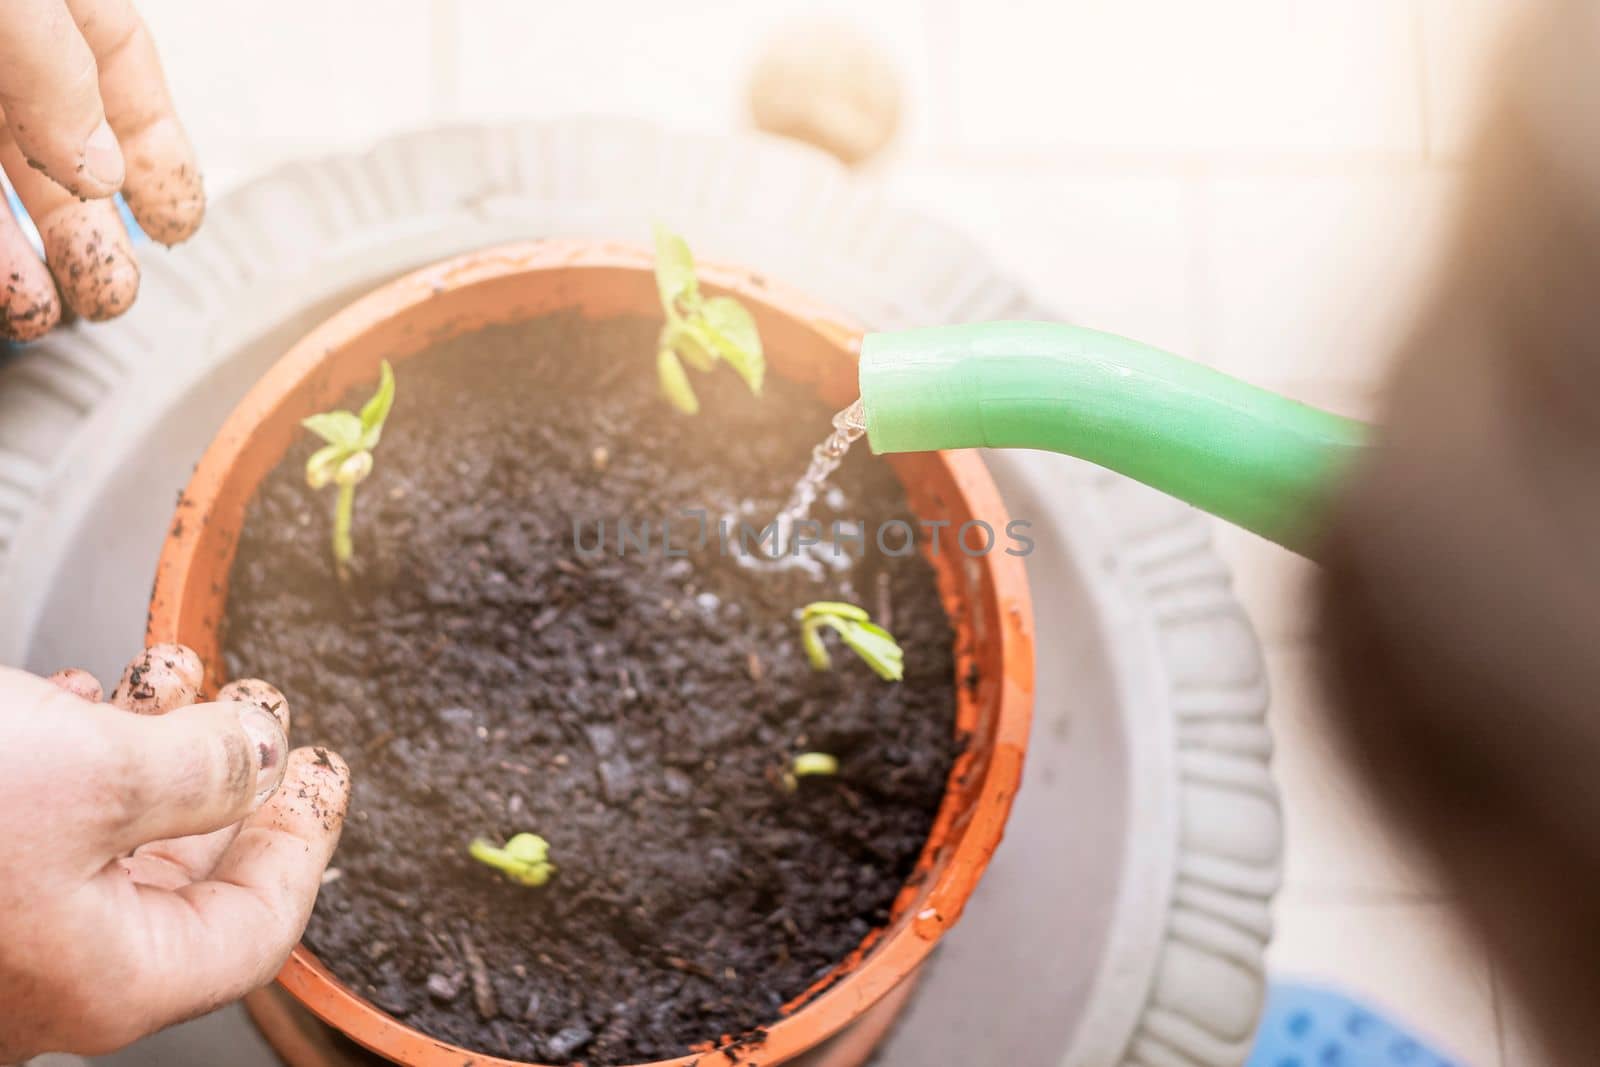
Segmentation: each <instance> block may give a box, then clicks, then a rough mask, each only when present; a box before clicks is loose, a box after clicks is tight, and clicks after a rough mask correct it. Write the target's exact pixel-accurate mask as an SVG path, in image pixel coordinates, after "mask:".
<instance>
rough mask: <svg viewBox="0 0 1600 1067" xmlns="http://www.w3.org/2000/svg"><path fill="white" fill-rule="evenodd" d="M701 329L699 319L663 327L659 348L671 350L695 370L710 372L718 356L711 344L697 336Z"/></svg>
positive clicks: (684, 320)
mask: <svg viewBox="0 0 1600 1067" xmlns="http://www.w3.org/2000/svg"><path fill="white" fill-rule="evenodd" d="M699 328H700V320H698V319H678V320H676V321H675V322H669V323H667V324H666V325H665V326H663V327H661V340H660V341H658V342H657V347H658V348H670V349H672V351H674V352H676V353H677V354H678V355H679V356H681V357H683V361H684V362H685V363H687V364H689V366H691V367H693V368H694V369H695V370H710V369H711V368H712V367H714V366H716V363H717V354H716V353H715V352H714V351H712V350H711V347H710V345H709V343H708V342H707V341H705V340H702V339H701V338H699V337H698V336H696V331H697V330H698V329H699Z"/></svg>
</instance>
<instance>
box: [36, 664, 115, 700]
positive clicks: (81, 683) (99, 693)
mask: <svg viewBox="0 0 1600 1067" xmlns="http://www.w3.org/2000/svg"><path fill="white" fill-rule="evenodd" d="M50 681H51V682H52V683H53V684H55V685H58V686H60V687H61V688H62V689H65V690H66V691H67V692H69V693H71V694H72V695H73V696H75V697H82V698H83V699H84V700H87V701H88V702H89V703H91V704H98V703H100V702H101V701H102V700H104V699H105V697H106V693H105V690H104V689H102V688H100V680H99V679H98V678H96V677H95V676H94V675H92V674H90V673H89V672H88V671H86V670H83V669H82V668H79V667H68V668H67V669H66V670H61V671H56V673H54V674H52V675H51V676H50Z"/></svg>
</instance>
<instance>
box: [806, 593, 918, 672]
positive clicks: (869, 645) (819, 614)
mask: <svg viewBox="0 0 1600 1067" xmlns="http://www.w3.org/2000/svg"><path fill="white" fill-rule="evenodd" d="M799 619H800V641H801V643H802V644H803V645H805V649H806V658H807V659H809V660H810V661H811V666H812V667H813V668H814V669H815V670H819V671H825V670H828V669H829V668H830V667H831V666H832V665H833V661H832V659H830V658H829V656H828V648H827V646H826V645H824V644H823V643H822V628H823V627H824V626H826V627H830V628H831V629H833V630H836V631H838V634H839V636H840V637H841V638H842V639H843V640H844V643H845V644H847V645H849V646H850V647H851V648H852V649H853V650H854V651H855V653H856V655H858V656H860V657H861V658H862V659H863V660H865V661H866V664H867V666H869V667H871V668H872V669H873V671H874V672H876V673H877V675H878V677H879V678H882V679H884V680H885V681H889V682H898V681H899V680H900V679H901V678H903V677H904V676H905V653H904V652H902V651H901V650H900V646H899V645H898V644H896V643H895V639H894V636H893V635H892V634H890V633H889V631H888V630H885V629H884V628H883V627H881V626H878V625H876V624H875V623H873V622H871V621H870V617H869V616H868V615H867V613H866V611H865V610H864V609H862V608H858V607H856V606H855V605H854V604H842V603H839V602H838V601H833V600H818V601H816V602H814V603H811V604H807V605H806V606H805V607H803V608H801V609H800V611H799Z"/></svg>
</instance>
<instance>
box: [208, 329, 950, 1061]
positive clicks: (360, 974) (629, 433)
mask: <svg viewBox="0 0 1600 1067" xmlns="http://www.w3.org/2000/svg"><path fill="white" fill-rule="evenodd" d="M658 328H659V324H658V323H655V322H652V321H649V320H645V319H638V320H632V319H619V320H612V321H606V322H598V323H596V322H588V321H585V320H582V319H579V318H577V317H576V316H571V317H569V316H551V317H547V318H544V319H539V320H536V321H534V322H531V323H526V324H522V325H519V326H516V327H508V328H494V329H490V330H486V331H483V332H480V333H477V334H474V335H471V336H468V337H464V338H460V339H456V340H453V341H450V342H446V343H444V344H441V345H439V346H436V347H435V348H434V349H433V350H431V351H429V352H426V353H423V354H422V355H419V356H417V357H415V358H412V359H409V360H407V361H406V362H404V363H403V364H401V365H400V366H399V367H398V369H397V376H398V392H397V400H396V403H395V406H394V410H393V413H392V414H391V416H390V419H389V422H388V425H387V427H386V428H385V430H384V434H383V441H382V443H381V445H380V446H379V448H378V449H377V451H376V453H375V455H376V461H377V463H376V469H375V471H374V473H373V474H372V476H371V477H370V478H369V479H368V480H367V481H366V482H365V483H363V484H362V485H361V487H360V489H359V491H358V494H357V500H356V518H355V526H354V533H355V546H356V556H357V559H356V566H355V568H354V570H353V572H352V574H351V576H350V577H349V579H348V581H347V582H343V583H341V581H339V580H338V579H337V577H336V576H335V574H334V570H333V566H332V560H331V556H330V551H329V526H330V521H331V512H332V492H331V490H329V491H325V492H323V493H315V492H313V491H311V490H310V489H309V488H307V486H306V484H305V479H304V473H303V472H304V464H305V461H306V458H307V457H308V456H309V454H310V453H311V451H312V450H313V448H314V447H315V445H316V443H317V442H315V441H313V440H312V439H311V437H310V435H309V434H307V435H306V438H307V439H306V440H305V441H303V442H300V443H298V444H297V445H296V446H295V447H293V448H292V449H291V450H290V451H289V453H288V455H287V457H286V458H285V460H284V461H283V463H282V464H281V465H280V466H279V467H278V468H277V469H276V470H275V471H274V472H272V473H271V474H270V475H269V476H268V477H267V479H266V480H265V481H264V482H263V484H262V486H261V488H260V491H259V492H258V494H257V496H256V499H255V500H254V502H253V503H252V504H251V506H250V508H249V511H248V515H247V520H246V523H245V526H244V529H243V531H242V532H241V535H240V539H239V551H238V558H237V562H236V563H235V566H234V570H233V575H232V579H231V591H230V594H229V602H228V613H227V621H226V632H225V650H226V666H227V670H228V673H229V676H230V677H235V678H238V677H248V676H256V677H261V678H265V679H268V680H269V681H271V682H272V683H273V684H275V685H277V686H278V687H279V688H281V689H282V690H283V691H284V693H285V695H286V696H287V697H288V698H289V701H290V706H291V708H292V710H293V714H294V732H295V735H296V736H295V741H296V743H298V744H320V745H328V746H331V747H333V748H335V749H337V750H338V751H339V752H340V753H342V754H343V755H344V757H345V758H346V759H347V760H348V761H349V763H350V766H351V768H352V770H353V773H354V778H355V795H354V800H353V803H352V807H351V813H350V817H349V819H348V821H347V823H346V825H345V829H344V837H343V840H342V842H341V844H340V846H339V850H338V852H337V854H336V856H335V858H334V861H333V866H332V868H331V869H330V871H329V873H328V876H327V880H326V881H325V882H324V885H323V888H322V892H321V896H320V898H319V899H318V901H317V906H316V911H315V914H314V915H313V916H312V919H311V924H310V927H309V929H308V930H307V933H306V941H307V942H308V944H309V945H310V946H311V947H312V949H314V950H315V951H316V953H317V954H318V955H319V956H320V957H321V959H322V960H323V962H324V963H325V964H327V966H328V967H330V968H331V969H332V970H333V972H334V973H335V974H336V975H338V977H339V978H340V979H341V980H343V981H344V982H346V983H348V984H349V985H350V986H351V987H352V988H353V989H354V990H355V991H356V992H357V993H359V994H360V995H361V996H363V997H365V998H366V999H368V1000H370V1001H371V1002H372V1003H374V1004H376V1005H378V1006H379V1007H380V1008H382V1009H383V1010H385V1011H387V1012H390V1013H391V1014H393V1015H394V1016H396V1017H398V1018H399V1019H401V1020H403V1021H405V1022H406V1023H408V1024H409V1025H411V1026H413V1027H416V1028H417V1029H420V1030H422V1031H424V1032H425V1033H428V1034H430V1035H432V1036H434V1037H437V1038H441V1039H443V1040H445V1041H448V1042H451V1043H453V1044H457V1045H462V1046H465V1047H466V1048H469V1049H472V1050H475V1051H481V1052H486V1053H490V1054H493V1055H498V1056H504V1057H509V1058H512V1059H518V1060H526V1061H530V1062H535V1063H557V1064H565V1063H573V1062H581V1063H585V1064H592V1065H605V1064H631V1063H639V1062H648V1061H652V1060H657V1059H663V1058H668V1057H672V1056H678V1055H683V1054H686V1053H689V1052H691V1051H694V1050H695V1049H696V1048H697V1047H698V1048H700V1049H704V1048H705V1047H707V1046H706V1044H705V1043H706V1042H708V1041H718V1040H719V1039H721V1038H722V1037H723V1036H724V1035H733V1036H736V1037H743V1038H745V1039H746V1040H749V1041H759V1040H760V1028H761V1027H762V1026H764V1025H768V1024H770V1023H772V1022H773V1021H774V1020H776V1019H777V1018H779V1017H780V1015H781V1006H782V1005H783V1004H784V1003H786V1002H788V1001H789V1000H791V999H792V998H794V997H796V996H798V995H800V994H801V993H803V992H805V991H806V990H807V989H808V988H810V987H811V986H812V985H813V983H816V982H817V981H819V980H820V979H822V978H824V977H825V976H826V975H827V974H828V972H829V971H830V970H831V969H832V968H833V967H834V966H835V965H836V964H837V963H838V962H839V961H840V960H841V959H843V958H844V957H845V956H846V955H847V954H849V952H850V951H851V950H852V949H854V948H855V947H856V946H857V945H858V944H859V943H860V941H861V939H862V938H863V937H864V936H865V935H866V934H867V933H868V932H869V931H870V930H872V929H873V928H874V927H878V926H881V925H883V924H884V923H885V922H886V921H887V919H888V917H889V910H890V906H891V904H892V902H893V900H894V898H895V895H896V893H897V892H898V891H899V889H900V888H901V886H902V885H903V884H904V883H905V881H906V880H907V878H908V877H909V876H911V874H912V872H913V867H914V865H915V861H916V858H917V856H918V853H919V852H920V850H921V848H922V845H923V842H924V841H925V839H926V838H927V835H928V832H929V829H930V827H931V825H932V822H933V818H934V814H935V812H936V810H937V808H938V805H939V802H940V799H941V797H942V794H943V791H944V787H945V780H946V777H947V775H948V773H949V771H950V767H951V763H952V761H953V759H954V756H955V753H956V748H957V743H956V741H955V739H954V714H955V699H954V691H953V689H954V679H953V672H954V668H953V659H952V649H951V645H952V640H953V638H952V633H951V630H950V627H949V623H948V621H947V620H946V617H945V615H944V613H943V609H942V607H941V604H940V599H939V596H938V593H937V589H936V585H935V580H934V574H933V570H932V568H931V566H930V565H929V564H928V563H927V561H926V560H924V559H923V558H922V557H921V555H920V554H912V555H909V556H900V557H890V556H885V555H882V554H880V553H879V552H878V550H877V549H875V548H874V547H873V540H874V538H873V531H874V530H876V529H877V527H878V524H879V523H882V522H884V521H887V520H891V519H901V520H903V521H907V522H911V523H912V524H913V525H915V518H914V516H912V515H911V513H910V512H909V511H908V509H907V507H906V502H905V496H904V493H903V491H902V490H901V488H900V485H899V483H898V482H897V481H896V480H895V479H894V477H893V475H892V473H891V472H890V470H889V468H888V466H887V465H886V464H884V463H883V462H882V461H881V460H878V459H875V458H873V457H872V456H870V455H869V454H867V451H866V449H865V448H860V447H858V448H856V449H855V450H853V451H852V452H851V454H850V455H849V456H848V457H847V458H846V461H845V463H844V465H843V467H842V468H841V470H840V471H839V473H838V474H837V475H836V476H835V478H834V479H833V482H832V485H833V487H834V488H833V489H832V490H830V491H826V492H825V493H824V498H823V500H821V501H819V502H818V507H817V509H816V511H815V512H814V515H815V517H816V518H819V519H821V520H822V521H823V522H824V523H830V522H831V521H832V520H833V519H835V518H840V519H848V520H854V521H862V522H864V523H865V524H866V529H867V536H866V539H865V540H866V545H867V553H866V555H865V557H864V558H862V559H859V560H855V559H853V558H850V557H848V556H840V557H830V558H833V559H835V561H836V562H837V561H839V560H845V561H847V565H846V566H843V567H842V568H839V569H835V568H833V567H828V566H815V565H814V566H812V567H809V568H808V567H802V566H797V565H793V564H792V563H791V565H789V566H786V567H784V566H776V565H774V564H772V563H770V562H766V563H762V564H760V565H754V564H753V563H752V561H751V560H750V559H748V558H746V559H743V560H741V559H739V558H737V554H736V553H730V554H728V555H724V554H723V552H722V550H721V547H720V545H719V544H718V539H717V537H716V535H715V526H716V520H717V517H719V516H721V515H725V514H729V515H733V514H739V513H741V511H742V513H743V514H745V515H747V516H748V517H749V519H750V521H751V522H752V523H753V525H754V527H755V528H757V529H759V528H760V527H763V526H765V525H766V524H767V523H768V522H769V521H771V518H772V517H773V516H774V515H775V514H776V512H777V510H778V508H779V507H780V505H781V504H782V502H783V500H784V498H785V497H786V496H787V494H788V492H789V489H790V488H791V486H792V484H793V482H794V480H795V478H796V477H798V475H799V474H800V472H801V471H802V470H803V469H804V468H805V465H806V460H807V457H808V456H809V453H810V449H811V448H812V446H813V445H815V444H816V443H817V441H819V440H820V439H821V438H822V436H823V435H824V434H825V433H826V432H827V430H828V425H829V423H828V420H829V417H830V415H831V412H830V411H829V410H828V409H827V408H826V407H824V406H823V405H822V404H821V403H820V402H819V401H818V400H817V399H816V398H815V397H814V396H813V395H812V394H811V393H810V392H809V391H808V390H806V389H804V388H802V387H799V386H795V385H793V384H791V383H789V382H786V381H783V380H781V379H777V378H775V377H769V379H768V382H767V386H766V390H765V394H764V395H763V396H762V397H761V398H759V399H757V398H755V397H752V396H751V395H750V394H749V393H748V391H747V390H746V389H745V388H744V386H743V384H742V383H741V382H740V381H739V380H738V379H737V377H736V376H735V375H734V374H733V373H732V372H731V371H729V370H727V369H726V368H718V369H717V370H716V371H714V372H712V373H709V374H700V373H697V372H691V374H692V380H693V383H694V387H695V389H696V391H697V392H698V393H699V396H700V401H701V405H702V413H701V414H700V415H699V416H698V417H695V418H687V417H684V416H681V415H678V414H676V413H675V412H673V411H672V410H670V409H669V408H668V407H667V406H666V404H665V403H664V402H663V401H662V400H661V398H660V395H659V393H658V391H657V385H656V374H655V366H654V362H655V361H654V351H655V347H654V342H655V334H656V331H657V329H658ZM370 392H371V387H367V388H364V389H362V390H358V391H356V392H354V393H352V394H351V395H350V396H348V397H346V398H345V402H344V404H343V405H342V406H344V407H347V408H350V409H352V410H355V409H359V407H360V405H361V403H362V402H363V401H364V400H365V399H366V396H367V395H368V394H370ZM685 509H703V510H704V511H705V512H707V513H708V516H709V521H710V526H711V535H710V536H708V537H706V538H705V540H704V543H703V544H702V545H700V546H699V547H697V546H696V540H697V539H696V537H695V534H696V533H697V527H698V520H696V519H694V518H685V517H684V516H683V512H684V511H685ZM674 517H675V521H674V523H673V526H672V529H673V535H672V536H673V541H672V544H671V551H672V553H673V555H672V556H670V557H669V556H668V555H667V554H666V551H665V550H664V548H663V545H662V543H661V538H660V523H661V520H662V519H664V518H674ZM618 519H624V520H626V521H627V522H628V523H629V525H630V528H631V529H632V530H634V531H637V530H638V529H639V527H640V525H641V523H642V522H643V521H644V520H649V521H650V523H651V529H652V531H653V535H652V538H651V546H650V549H649V550H648V551H642V550H639V549H638V548H637V544H636V542H635V541H630V542H629V544H628V545H627V547H626V548H625V549H622V550H621V551H619V547H618V544H617V539H616V537H615V532H616V529H617V526H616V523H617V520H618ZM601 521H603V522H604V524H605V527H604V528H605V538H606V539H605V542H604V551H603V552H600V553H595V552H594V551H593V550H594V549H595V547H596V538H597V537H598V536H599V534H598V532H597V530H598V528H599V527H598V525H597V524H598V523H600V522H601ZM575 524H576V530H577V534H578V543H575V538H574V532H575ZM886 541H887V542H888V543H889V545H890V547H891V548H896V547H898V545H899V544H900V543H901V538H900V535H899V534H898V533H890V534H888V535H886ZM685 552H687V555H680V554H681V553H685ZM813 600H847V601H852V602H855V603H858V604H861V605H862V606H864V607H866V608H868V610H870V611H872V612H873V615H874V618H875V619H877V620H879V621H883V622H885V623H886V625H888V626H889V628H890V629H892V631H893V632H894V634H895V635H896V637H897V638H898V639H899V641H900V643H901V645H902V646H903V647H904V649H905V654H906V676H905V680H904V681H902V682H900V683H898V684H895V683H889V682H885V681H882V680H880V679H879V678H878V677H877V676H875V675H874V674H873V673H872V672H871V671H870V670H869V669H868V668H867V666H866V665H865V664H864V663H862V662H861V661H860V660H858V659H857V658H856V657H855V656H854V655H853V654H852V653H851V652H849V651H848V650H847V649H845V648H844V647H843V646H842V645H840V644H839V643H838V642H837V640H836V639H834V638H831V637H830V638H828V641H829V645H830V648H831V649H832V651H833V660H834V669H833V670H832V671H831V672H826V673H821V672H816V671H813V670H812V669H811V667H810V666H809V664H808V663H807V661H806V658H805V655H804V653H803V651H802V649H801V646H800V642H799V637H798V631H797V629H796V625H795V622H794V619H793V613H794V611H795V609H796V608H798V607H800V606H801V605H803V604H805V603H808V602H810V601H813ZM806 751H822V752H828V753H831V754H833V755H835V756H836V757H838V760H839V773H838V774H837V775H836V776H834V777H811V778H803V779H801V780H800V782H799V788H798V789H797V790H795V791H793V792H791V791H789V790H788V789H787V788H786V787H785V783H784V781H783V772H784V770H785V769H786V768H787V766H788V764H789V761H790V760H791V759H792V758H793V757H794V756H795V755H796V754H798V753H800V752H806ZM520 832H531V833H537V834H539V835H541V836H543V837H544V838H545V839H547V840H548V841H549V842H550V849H551V851H550V858H551V860H552V861H553V862H554V863H555V864H556V867H557V870H556V873H555V875H554V876H553V877H552V878H551V880H550V881H549V883H548V884H546V885H544V886H542V887H539V888H528V887H525V886H520V885H516V884H513V883H511V882H509V881H508V880H506V879H505V878H503V877H502V876H501V875H500V874H499V873H497V872H496V871H494V870H491V869H490V868H488V867H486V866H483V865H481V864H479V863H478V862H476V861H475V860H473V859H472V858H470V857H469V856H468V853H467V845H468V843H469V842H470V841H471V840H472V839H473V838H474V837H487V838H491V839H494V840H495V841H496V843H499V842H503V841H505V840H506V839H508V838H509V837H510V836H512V835H513V834H516V833H520ZM722 1056H723V1054H722V1053H720V1052H719V1053H717V1054H716V1059H717V1061H718V1062H720V1060H721V1058H722ZM735 1058H737V1057H735ZM706 1062H708V1063H709V1062H712V1057H707V1060H706Z"/></svg>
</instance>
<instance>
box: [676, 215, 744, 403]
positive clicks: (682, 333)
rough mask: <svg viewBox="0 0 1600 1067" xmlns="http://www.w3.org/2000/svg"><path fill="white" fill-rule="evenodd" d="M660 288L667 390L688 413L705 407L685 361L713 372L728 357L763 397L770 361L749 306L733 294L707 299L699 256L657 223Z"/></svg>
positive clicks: (729, 364)
mask: <svg viewBox="0 0 1600 1067" xmlns="http://www.w3.org/2000/svg"><path fill="white" fill-rule="evenodd" d="M656 289H657V290H658V291H659V292H660V294H661V309H662V310H663V311H664V312H666V315H667V323H666V325H665V326H663V327H661V336H660V339H659V340H658V341H657V343H656V349H657V351H656V371H657V373H658V374H659V375H660V377H661V392H662V394H663V395H664V396H665V397H666V398H667V400H668V401H670V402H671V404H672V406H673V407H675V408H677V409H678V410H679V411H681V412H683V413H684V414H685V415H693V414H695V413H697V412H698V411H699V410H700V401H699V399H698V398H697V397H696V396H695V395H694V388H693V387H692V386H691V385H690V384H689V374H688V372H687V371H686V370H685V369H684V366H683V365H684V364H685V363H687V364H689V366H691V367H694V368H695V369H696V370H702V371H708V370H710V369H711V368H712V367H714V366H715V365H716V363H717V361H718V360H723V361H726V362H727V364H728V366H730V367H732V368H733V369H734V372H735V373H736V374H738V375H739V377H741V378H743V379H744V383H745V384H746V385H748V386H749V387H750V391H751V392H752V393H754V394H755V395H756V396H760V395H761V383H762V381H763V380H764V379H765V378H766V375H767V359H766V356H765V355H764V354H763V353H762V351H761V335H760V333H758V332H757V330H756V320H755V317H754V316H752V315H751V314H750V312H749V310H748V309H747V308H746V307H745V306H744V305H743V304H741V303H739V301H737V300H735V299H733V297H731V296H713V297H703V296H701V295H700V283H699V281H698V280H696V278H695V274H694V256H692V255H690V253H689V246H688V245H687V244H685V243H684V240H683V238H682V237H679V236H678V235H677V234H675V233H672V232H670V231H668V230H667V229H666V228H665V227H663V226H661V225H660V224H659V223H658V224H657V225H656Z"/></svg>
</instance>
